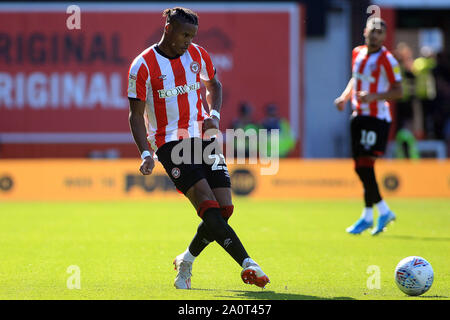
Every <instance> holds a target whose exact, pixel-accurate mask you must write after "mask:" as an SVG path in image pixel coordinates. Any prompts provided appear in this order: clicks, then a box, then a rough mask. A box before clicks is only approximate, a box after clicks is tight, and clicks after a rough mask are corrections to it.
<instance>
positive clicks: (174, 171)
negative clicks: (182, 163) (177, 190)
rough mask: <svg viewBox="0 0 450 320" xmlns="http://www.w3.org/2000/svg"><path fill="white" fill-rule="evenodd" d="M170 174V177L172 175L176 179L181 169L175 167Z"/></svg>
mask: <svg viewBox="0 0 450 320" xmlns="http://www.w3.org/2000/svg"><path fill="white" fill-rule="evenodd" d="M171 174H172V177H174V178H175V179H178V178H179V177H180V175H181V171H180V169H179V168H177V167H175V168H173V169H172V172H171Z"/></svg>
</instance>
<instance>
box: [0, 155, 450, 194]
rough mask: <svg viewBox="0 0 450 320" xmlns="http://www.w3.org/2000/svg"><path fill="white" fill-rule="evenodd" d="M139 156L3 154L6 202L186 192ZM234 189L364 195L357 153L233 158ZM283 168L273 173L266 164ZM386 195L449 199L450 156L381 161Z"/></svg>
mask: <svg viewBox="0 0 450 320" xmlns="http://www.w3.org/2000/svg"><path fill="white" fill-rule="evenodd" d="M139 165H140V161H138V160H73V159H72V160H71V159H65V160H55V159H51V160H49V159H40V160H0V201H88V200H108V201H111V200H151V199H153V200H162V199H177V198H179V199H182V198H183V197H182V195H181V194H179V193H178V192H177V191H176V189H175V188H174V186H173V184H172V182H171V181H170V179H169V177H168V176H167V174H166V172H165V171H164V169H163V167H162V166H161V164H159V163H158V162H157V164H156V167H155V170H154V172H153V174H152V175H150V176H143V175H141V174H140V173H139V171H138V168H139ZM228 167H229V172H230V176H231V179H232V189H233V193H234V195H235V196H242V197H249V198H254V199H302V198H308V199H310V198H318V199H320V198H326V199H330V198H340V199H341V198H361V196H362V192H363V191H362V187H361V183H360V181H359V180H358V177H357V176H356V174H355V173H354V171H353V162H352V160H297V159H284V160H280V162H279V163H276V162H273V163H267V164H261V163H259V164H245V165H241V164H229V166H228ZM270 167H272V169H276V170H275V171H277V172H276V174H274V175H263V174H262V173H264V170H267V169H269V168H270ZM376 172H377V176H378V177H377V178H378V180H379V184H380V189H381V192H382V194H383V195H384V196H385V197H387V198H390V197H414V198H415V197H430V198H433V197H439V198H450V161H436V160H421V161H408V160H379V161H377V164H376Z"/></svg>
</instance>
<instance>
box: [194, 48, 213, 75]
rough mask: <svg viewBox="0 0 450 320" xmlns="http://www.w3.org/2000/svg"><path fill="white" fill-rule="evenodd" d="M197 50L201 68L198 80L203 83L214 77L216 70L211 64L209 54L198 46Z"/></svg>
mask: <svg viewBox="0 0 450 320" xmlns="http://www.w3.org/2000/svg"><path fill="white" fill-rule="evenodd" d="M198 48H199V50H200V55H201V57H202V68H201V70H200V79H202V80H205V81H208V80H211V79H213V78H214V76H215V75H216V68H215V67H214V64H213V63H212V60H211V57H210V56H209V53H208V52H207V51H206V50H205V49H203V48H202V47H200V46H198Z"/></svg>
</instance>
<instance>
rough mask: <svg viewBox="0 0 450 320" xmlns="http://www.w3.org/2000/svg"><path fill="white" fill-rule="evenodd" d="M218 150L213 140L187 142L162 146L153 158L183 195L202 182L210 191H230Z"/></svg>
mask: <svg viewBox="0 0 450 320" xmlns="http://www.w3.org/2000/svg"><path fill="white" fill-rule="evenodd" d="M220 150H221V149H220V148H219V146H218V144H217V141H216V140H215V139H212V140H202V139H200V138H189V139H183V140H178V141H170V142H167V143H165V144H164V145H162V146H161V147H160V148H158V150H157V151H156V155H157V156H158V160H159V162H161V164H162V165H163V167H164V169H165V170H166V172H167V174H168V175H169V177H170V179H171V180H172V182H173V183H174V184H175V187H176V188H177V189H178V190H180V191H181V192H182V193H183V194H186V192H187V191H188V190H189V188H190V187H192V186H193V185H194V184H195V183H197V182H198V181H199V180H201V179H206V181H207V182H208V184H209V186H210V187H211V189H214V188H230V187H231V181H230V175H229V173H228V168H227V165H226V163H225V157H224V156H223V154H222V152H221V151H220Z"/></svg>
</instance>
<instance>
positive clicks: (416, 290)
mask: <svg viewBox="0 0 450 320" xmlns="http://www.w3.org/2000/svg"><path fill="white" fill-rule="evenodd" d="M433 279H434V272H433V268H432V267H431V264H430V263H429V262H428V261H427V260H425V259H424V258H422V257H417V256H411V257H407V258H405V259H403V260H402V261H400V262H399V263H398V265H397V267H396V268H395V283H396V284H397V286H398V287H399V288H400V290H402V291H403V292H404V293H406V294H407V295H410V296H419V295H421V294H423V293H425V292H427V291H428V290H429V289H430V288H431V285H432V284H433Z"/></svg>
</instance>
